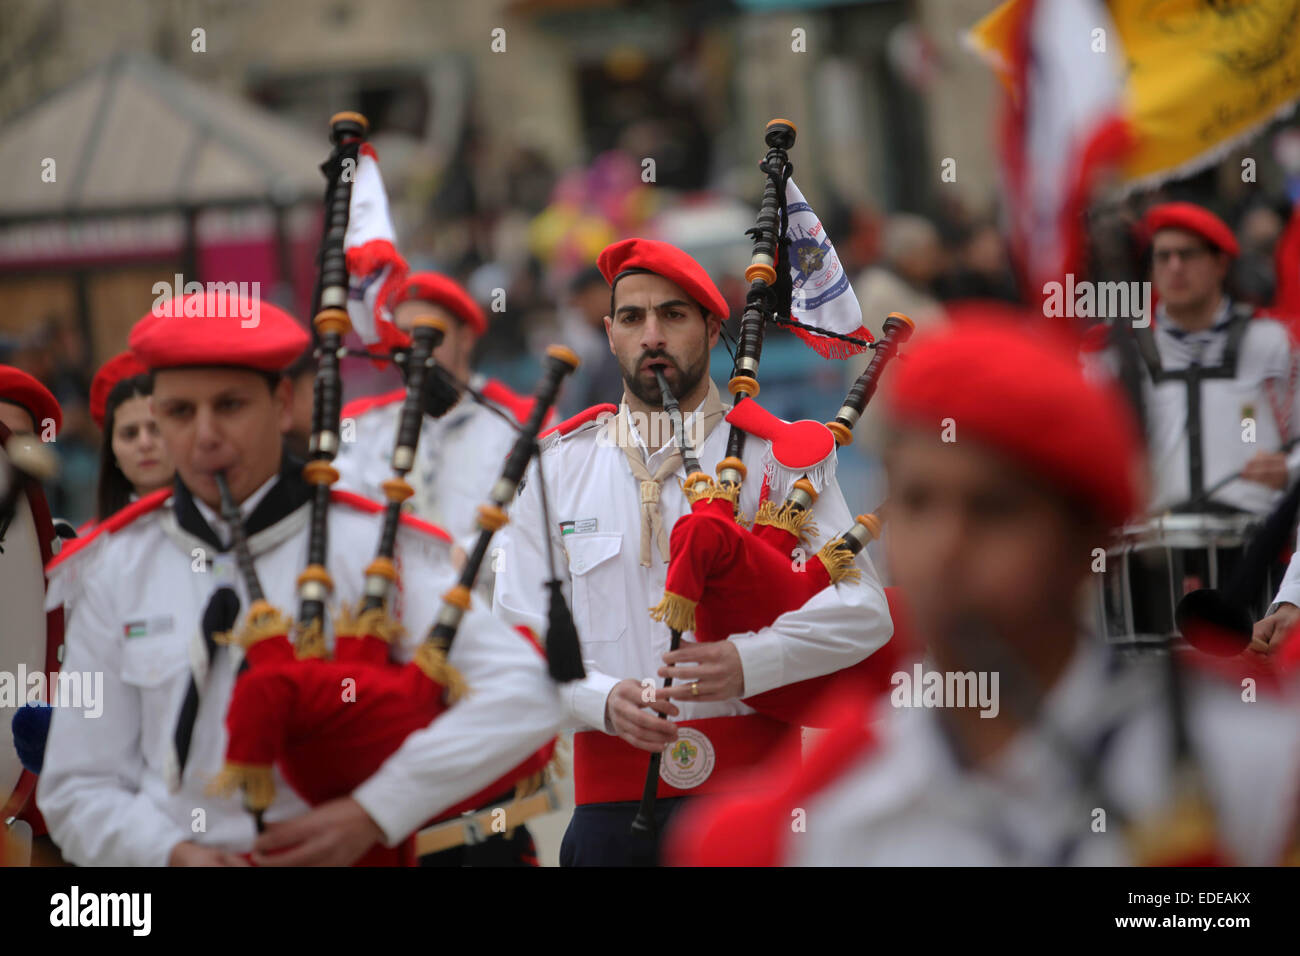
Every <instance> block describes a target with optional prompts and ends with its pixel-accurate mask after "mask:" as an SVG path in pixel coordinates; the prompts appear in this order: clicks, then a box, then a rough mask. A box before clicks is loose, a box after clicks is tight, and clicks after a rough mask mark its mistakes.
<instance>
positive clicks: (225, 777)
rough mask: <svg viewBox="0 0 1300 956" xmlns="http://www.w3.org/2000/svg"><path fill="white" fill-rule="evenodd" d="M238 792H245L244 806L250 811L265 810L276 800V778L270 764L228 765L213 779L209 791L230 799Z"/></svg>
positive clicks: (208, 787)
mask: <svg viewBox="0 0 1300 956" xmlns="http://www.w3.org/2000/svg"><path fill="white" fill-rule="evenodd" d="M236 790H242V791H243V792H244V806H246V807H248V809H250V810H265V809H266V808H267V807H269V806H270V805H271V801H272V800H274V799H275V777H274V776H273V775H272V773H271V767H270V765H269V764H258V763H227V764H226V765H225V766H224V767H222V768H221V772H220V773H218V774H217V775H216V776H215V777H213V778H212V782H211V783H209V784H208V786H207V791H208V793H210V794H213V795H215V796H220V797H228V796H230V795H231V794H233V793H234V792H235V791H236Z"/></svg>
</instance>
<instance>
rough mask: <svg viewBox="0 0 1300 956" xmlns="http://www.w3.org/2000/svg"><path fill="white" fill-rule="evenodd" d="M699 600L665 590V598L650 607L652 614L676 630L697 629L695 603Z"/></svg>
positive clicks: (654, 617) (657, 619)
mask: <svg viewBox="0 0 1300 956" xmlns="http://www.w3.org/2000/svg"><path fill="white" fill-rule="evenodd" d="M697 603H698V602H696V601H692V600H691V599H690V598H684V597H682V596H681V595H680V594H674V593H673V592H672V591H665V592H664V599H663V600H662V601H660V602H659V603H658V604H656V605H655V606H654V607H652V608H651V609H650V616H651V617H652V618H653V619H654V620H656V621H662V622H663V623H665V624H667V625H668V626H669V627H670V628H672V629H673V630H674V631H681V632H683V633H685V632H686V631H693V630H695V605H696V604H697Z"/></svg>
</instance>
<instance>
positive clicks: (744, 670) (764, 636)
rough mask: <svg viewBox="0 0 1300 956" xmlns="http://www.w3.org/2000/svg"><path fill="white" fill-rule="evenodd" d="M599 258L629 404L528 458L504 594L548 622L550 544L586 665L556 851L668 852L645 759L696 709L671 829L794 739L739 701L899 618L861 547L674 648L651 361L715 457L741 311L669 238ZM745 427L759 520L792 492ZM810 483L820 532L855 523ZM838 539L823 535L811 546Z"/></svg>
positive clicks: (588, 416) (743, 500)
mask: <svg viewBox="0 0 1300 956" xmlns="http://www.w3.org/2000/svg"><path fill="white" fill-rule="evenodd" d="M598 261H599V266H600V270H601V272H602V273H603V274H604V276H605V280H606V282H608V283H609V286H610V310H609V315H608V316H607V317H606V318H605V329H606V334H607V336H608V339H609V347H610V350H611V352H612V353H613V354H614V355H615V356H616V357H617V359H618V363H619V366H620V368H621V370H622V377H623V383H624V393H623V396H622V401H621V404H620V406H619V407H618V408H617V410H616V409H615V407H614V406H613V405H603V406H596V407H593V408H590V409H588V410H587V411H585V412H582V413H580V414H579V415H577V416H575V417H574V418H571V419H569V420H568V421H567V422H564V423H561V424H560V425H558V426H556V428H555V429H554V430H552V432H551V434H550V435H549V436H548V437H546V438H545V439H543V441H542V442H541V445H540V449H539V455H538V459H539V460H538V465H539V466H540V468H541V469H542V472H541V475H540V480H539V475H538V473H537V471H536V470H535V469H534V470H531V471H530V472H529V476H528V478H527V480H526V482H525V483H524V485H523V487H522V489H521V491H520V494H519V500H518V502H517V504H516V506H515V509H514V515H513V519H512V521H511V524H510V525H509V526H508V527H507V528H506V531H505V535H504V537H503V539H502V543H501V547H502V551H503V562H502V564H503V566H502V568H501V570H500V571H499V572H498V574H497V582H496V590H495V595H494V608H495V610H496V612H497V613H498V614H499V615H500V616H502V617H503V618H505V619H506V620H507V621H509V622H511V623H522V624H527V625H529V626H531V627H534V628H536V627H539V626H540V625H541V623H542V622H543V621H544V620H546V602H545V599H544V596H545V594H546V590H545V586H544V581H545V579H546V577H547V566H548V558H551V557H553V558H554V561H555V563H556V567H557V574H558V576H559V578H560V579H561V581H562V583H563V585H564V589H565V591H566V592H567V593H568V594H569V595H570V596H571V602H572V606H573V613H574V619H575V623H576V625H577V629H578V634H579V638H580V641H581V646H582V655H583V663H584V666H585V668H586V670H587V677H586V678H585V679H584V680H580V681H574V682H572V683H570V684H569V685H567V686H566V688H565V689H564V691H563V692H562V696H563V698H564V703H565V706H566V708H567V711H568V714H569V717H570V718H571V720H572V721H573V722H574V723H575V724H576V725H577V726H578V727H579V728H580V729H579V731H578V732H577V733H576V735H575V738H574V753H573V764H574V782H575V794H576V802H577V808H576V810H575V811H574V814H573V818H572V821H571V822H570V824H569V828H568V830H567V832H566V834H565V837H564V841H563V846H562V848H561V851H560V862H561V865H570V866H582V865H631V864H642V865H644V864H652V863H654V862H656V860H657V856H658V853H657V838H655V837H652V836H646V835H643V834H637V835H633V834H632V833H631V832H630V826H631V824H632V821H633V819H634V817H635V814H636V809H637V801H638V799H639V798H640V796H641V793H642V789H643V787H644V786H645V781H646V770H647V765H648V762H649V761H648V755H649V754H653V753H657V752H660V751H662V750H663V749H664V748H665V747H667V746H668V745H670V744H673V742H674V741H677V740H679V721H691V722H692V723H691V725H690V726H689V727H688V728H687V729H686V730H682V731H681V734H680V740H681V741H683V742H684V743H683V744H682V746H683V747H684V748H685V752H686V753H688V754H689V757H690V759H689V760H687V761H680V760H678V761H675V760H673V759H669V758H668V757H665V759H664V761H663V763H664V765H665V766H667V767H668V768H669V769H668V770H667V771H665V774H666V775H665V776H664V778H663V785H661V787H660V793H659V795H660V797H661V799H660V800H659V801H658V803H657V805H656V810H655V813H656V818H657V822H658V823H659V824H660V825H662V824H663V823H664V822H665V821H666V820H667V819H668V818H669V817H670V816H671V814H672V813H673V812H675V810H676V808H677V807H678V806H679V805H680V802H681V801H680V798H681V797H683V796H686V795H694V794H698V793H707V792H710V791H712V790H714V789H715V788H716V787H717V786H720V785H725V778H726V777H727V776H728V775H729V774H730V773H731V772H732V771H734V770H736V769H737V768H739V767H744V766H746V765H749V764H752V763H755V762H756V761H757V760H758V759H759V758H760V756H761V755H762V754H763V753H765V752H766V751H767V750H768V749H769V748H770V747H771V746H772V745H773V744H774V742H775V741H776V740H777V739H778V738H779V737H781V736H783V735H784V733H785V731H786V729H787V727H786V725H785V724H782V723H780V722H778V721H775V720H773V719H771V718H769V717H766V716H763V715H760V714H757V713H755V712H754V711H753V710H752V709H751V708H749V707H748V706H746V705H745V704H744V703H743V702H742V701H741V700H740V698H741V697H743V696H746V695H749V694H755V693H761V692H763V691H765V690H770V689H772V688H774V687H778V686H783V685H785V684H788V683H792V682H794V681H798V680H803V679H805V678H808V677H812V676H818V675H822V674H826V673H830V672H832V671H835V670H838V669H840V668H843V667H846V666H849V665H851V664H854V663H856V662H858V661H860V660H862V659H863V658H865V657H866V656H867V655H868V654H870V653H871V652H872V651H873V650H875V649H877V648H879V647H880V646H881V645H883V644H884V643H885V642H886V641H887V640H888V639H889V636H890V634H891V631H892V625H891V623H890V618H889V613H888V609H887V605H886V602H885V597H884V593H883V590H882V589H881V587H880V584H879V581H878V579H877V578H876V575H875V572H874V570H873V569H872V568H871V567H870V562H869V561H868V560H867V559H866V558H865V556H864V557H863V559H862V561H861V562H860V566H865V571H864V574H863V576H862V580H861V581H860V582H859V583H856V584H841V585H837V586H835V587H832V588H828V589H827V590H826V591H825V592H823V593H822V594H819V595H817V596H816V597H815V598H813V599H812V600H811V601H810V602H809V603H808V604H806V605H805V606H804V607H803V608H800V609H799V610H797V611H795V612H792V613H790V614H787V615H784V616H782V617H781V618H779V619H778V620H777V621H776V622H775V623H774V625H773V626H772V627H769V628H765V629H763V630H762V631H759V632H757V633H753V634H747V635H743V636H738V637H739V638H740V639H738V640H734V641H732V640H726V641H720V642H717V643H711V644H703V643H694V642H691V643H686V644H684V645H683V646H682V647H681V649H680V650H678V651H675V652H672V653H667V654H666V653H665V652H666V651H667V650H668V647H669V643H670V636H669V629H668V627H667V626H666V625H665V624H663V623H656V622H655V621H653V620H652V619H651V617H650V615H649V613H648V609H649V608H651V607H652V606H653V605H655V603H656V602H657V601H659V600H660V598H661V597H662V596H663V594H664V582H665V575H666V569H667V561H668V556H669V555H668V533H669V531H670V530H671V528H672V526H673V523H674V521H675V520H676V519H677V518H679V517H681V516H682V515H683V514H685V513H686V512H687V511H688V510H689V509H688V505H687V502H686V498H685V496H684V495H683V493H682V490H681V488H680V482H681V481H682V480H683V479H684V478H685V477H686V474H685V471H684V470H683V467H682V464H681V455H680V452H679V450H678V449H677V448H676V447H675V445H674V441H673V435H672V432H671V429H670V428H669V427H667V426H666V416H665V415H664V414H663V408H662V401H663V398H662V392H661V391H660V389H659V387H658V385H657V380H656V377H655V373H654V371H653V368H654V367H655V366H658V367H660V369H661V370H662V372H663V375H664V376H665V377H666V379H667V381H668V384H669V386H670V387H671V389H672V392H673V395H674V396H676V397H677V398H678V400H679V403H680V406H681V411H682V414H683V415H684V416H686V420H685V426H686V431H687V433H688V435H689V436H690V443H691V445H692V446H693V447H694V448H695V450H696V453H697V455H698V457H699V460H700V463H701V465H702V466H703V467H704V469H705V470H706V471H712V470H713V468H714V466H715V465H717V463H718V462H719V460H720V459H722V457H723V455H724V453H725V448H726V443H727V428H725V427H719V426H721V425H722V424H723V415H724V413H725V412H726V410H727V409H728V406H725V405H724V404H723V403H722V401H721V399H720V397H719V392H718V388H717V386H716V385H715V384H714V382H713V381H712V379H711V378H710V377H709V375H708V369H709V354H710V349H711V348H712V346H713V345H714V344H716V343H717V340H718V337H719V332H720V328H721V323H722V322H723V321H724V320H725V319H726V317H727V315H728V311H729V310H728V307H727V303H726V300H725V299H724V298H723V296H722V294H721V292H719V290H718V288H717V286H716V285H715V284H714V282H713V280H712V279H710V278H709V276H708V274H707V273H706V272H705V271H704V269H703V268H702V267H701V266H700V265H699V263H697V262H696V261H695V260H694V259H692V258H691V257H690V256H689V255H687V254H686V253H684V252H682V251H681V250H680V249H677V248H676V247H674V246H671V245H669V244H667V243H664V242H658V241H654V240H646V239H628V240H624V241H621V242H617V243H614V244H613V245H610V246H609V247H607V248H606V249H605V250H604V251H603V252H602V253H601V254H600V257H599V260H598ZM611 397H612V396H611ZM656 416H658V418H656ZM638 419H640V420H641V421H642V422H643V424H642V425H638V424H637V420H638ZM656 426H658V427H656ZM643 429H644V431H645V432H647V433H646V434H643ZM748 438H749V440H748V442H747V443H746V447H745V456H744V460H745V463H746V465H747V466H748V471H749V473H750V475H751V480H750V481H748V482H746V483H745V485H744V487H743V488H742V492H741V497H740V510H741V512H742V513H743V514H744V515H746V516H748V517H752V516H753V515H754V514H755V512H756V510H757V507H758V503H759V499H760V494H766V493H768V492H769V491H770V495H771V497H772V498H774V499H775V500H777V501H780V500H781V497H782V495H783V492H781V491H777V490H775V489H768V488H766V487H761V486H760V480H761V478H762V476H763V474H764V467H763V461H764V455H765V454H766V453H767V451H768V449H769V447H770V446H769V445H768V443H767V442H765V441H763V440H761V439H758V438H756V437H755V436H754V435H749V436H748ZM832 461H833V459H832ZM795 477H796V478H797V477H798V476H797V475H796V476H795ZM814 483H815V484H816V485H817V491H818V492H820V496H819V497H818V498H817V501H816V505H815V508H814V512H815V516H816V521H817V524H818V526H819V527H820V528H821V532H822V534H823V535H825V534H827V533H829V534H834V533H835V532H836V530H837V529H842V528H845V527H849V526H850V525H851V524H852V520H853V519H852V516H851V515H850V514H849V511H848V508H847V506H846V505H845V503H844V499H843V497H842V495H841V493H840V490H839V487H838V485H837V484H836V482H835V480H834V477H833V473H830V472H827V473H826V474H825V475H823V476H822V477H821V479H820V480H819V481H817V482H814ZM543 485H544V486H545V490H543ZM543 493H545V495H546V501H545V502H543V500H542V495H543ZM544 515H549V517H548V518H545V520H544ZM539 524H540V525H541V526H543V527H545V528H546V538H545V541H543V538H542V535H541V534H539V533H538V531H537V528H538V526H539ZM824 540H825V538H824V537H819V538H818V539H817V540H815V541H813V542H811V544H810V547H811V549H812V550H815V549H816V548H818V547H820V546H821V544H822V543H824ZM548 545H549V547H550V548H551V549H552V553H551V555H548V554H547V551H546V550H545V549H546V548H547V546H548ZM809 553H810V554H811V553H812V551H811V550H810V552H809ZM667 677H672V678H674V679H675V680H676V684H675V685H674V686H673V687H671V688H669V689H668V690H666V691H665V690H664V689H663V688H662V687H658V686H657V685H658V684H659V681H658V680H657V679H658V678H667ZM661 715H664V716H667V717H668V718H669V719H668V720H662V719H661ZM796 736H797V734H796ZM683 763H689V765H690V766H689V768H687V769H683V767H682V765H683ZM665 797H666V798H665Z"/></svg>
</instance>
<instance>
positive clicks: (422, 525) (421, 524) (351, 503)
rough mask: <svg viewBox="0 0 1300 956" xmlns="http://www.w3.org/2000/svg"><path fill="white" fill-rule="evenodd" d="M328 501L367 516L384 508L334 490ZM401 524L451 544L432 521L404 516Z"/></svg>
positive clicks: (375, 502)
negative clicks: (354, 509)
mask: <svg viewBox="0 0 1300 956" xmlns="http://www.w3.org/2000/svg"><path fill="white" fill-rule="evenodd" d="M330 501H333V502H336V503H337V504H341V505H347V506H348V507H350V508H356V509H357V510H358V511H364V512H366V513H367V514H372V515H373V514H378V513H379V512H381V511H383V510H384V506H383V505H382V504H380V503H379V502H378V501H373V500H371V499H370V498H367V497H365V496H364V495H359V494H357V493H356V492H353V491H343V490H341V489H338V488H335V489H333V490H331V491H330ZM400 520H401V522H402V524H404V525H406V526H407V527H408V528H414V529H415V530H416V531H423V532H424V533H425V534H427V535H429V536H430V537H431V538H437V539H438V540H439V541H445V542H447V543H448V544H451V543H452V540H451V535H449V534H448V533H447V532H446V531H444V530H443V529H442V528H439V527H438V526H437V525H436V524H434V523H433V522H432V521H425V520H424V519H423V518H417V517H416V516H415V515H411V514H404V515H402V517H401V519H400Z"/></svg>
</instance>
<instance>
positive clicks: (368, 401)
mask: <svg viewBox="0 0 1300 956" xmlns="http://www.w3.org/2000/svg"><path fill="white" fill-rule="evenodd" d="M405 397H406V389H404V388H398V389H394V390H393V391H391V392H384V393H383V394H382V395H363V396H362V397H361V398H354V399H352V401H350V402H348V403H347V404H346V405H344V406H343V411H341V412H339V418H360V417H361V416H362V415H364V414H365V413H366V412H369V411H373V410H374V409H376V408H383V407H384V406H385V405H392V404H393V403H394V402H400V401H401V400H402V399H404V398H405Z"/></svg>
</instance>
